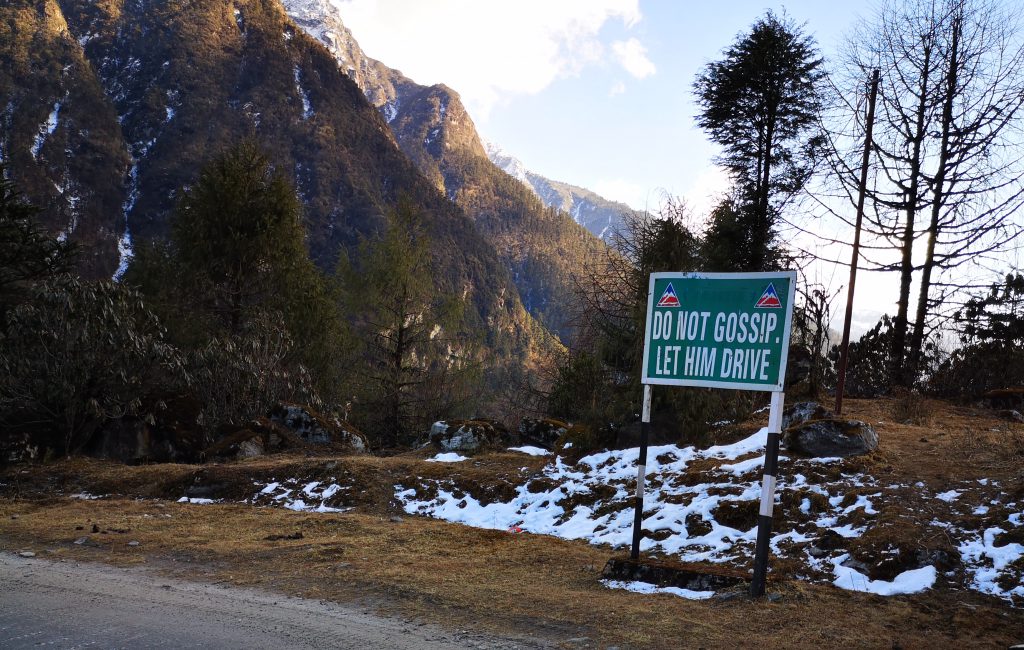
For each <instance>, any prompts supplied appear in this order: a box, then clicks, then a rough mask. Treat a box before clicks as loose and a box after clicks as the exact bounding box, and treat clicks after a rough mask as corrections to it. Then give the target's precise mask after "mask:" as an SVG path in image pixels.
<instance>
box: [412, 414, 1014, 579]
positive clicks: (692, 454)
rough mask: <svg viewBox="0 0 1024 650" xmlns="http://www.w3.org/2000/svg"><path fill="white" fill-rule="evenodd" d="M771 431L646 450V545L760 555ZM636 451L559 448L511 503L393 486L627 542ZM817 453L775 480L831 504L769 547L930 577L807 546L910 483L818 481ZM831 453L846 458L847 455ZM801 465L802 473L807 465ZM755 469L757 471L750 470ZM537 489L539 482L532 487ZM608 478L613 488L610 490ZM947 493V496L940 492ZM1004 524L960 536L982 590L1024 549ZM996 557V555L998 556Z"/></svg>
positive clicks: (428, 508)
mask: <svg viewBox="0 0 1024 650" xmlns="http://www.w3.org/2000/svg"><path fill="white" fill-rule="evenodd" d="M764 441H765V430H763V429H762V430H761V431H759V432H758V433H756V434H754V435H752V436H750V437H748V438H746V439H744V440H741V441H739V442H737V443H735V444H731V445H718V446H714V447H711V448H708V449H704V450H698V449H696V448H694V447H679V446H676V445H661V446H655V447H651V448H650V449H649V453H648V466H647V474H646V477H647V483H648V486H649V488H648V491H647V493H646V495H645V503H644V505H645V518H644V520H643V527H644V529H645V530H647V531H649V532H650V533H658V534H656V535H648V536H645V537H644V539H643V540H642V543H641V549H642V550H643V551H645V552H650V551H656V552H659V553H664V554H667V555H672V556H674V557H677V558H678V559H680V560H681V561H684V562H700V561H709V562H718V563H720V562H732V563H740V564H747V563H749V561H750V558H751V557H752V554H753V542H754V538H755V536H756V526H753V524H752V523H751V521H750V520H749V519H747V518H746V517H745V515H744V514H742V513H745V512H746V511H747V510H749V509H750V508H751V507H752V504H756V502H757V500H758V499H759V498H760V481H759V480H757V479H758V478H759V476H757V475H756V474H757V472H756V470H758V469H759V468H760V467H761V466H762V464H763V462H764V461H763V445H764ZM638 456H639V450H638V449H636V448H633V449H624V450H614V451H603V452H599V453H594V454H591V455H589V456H585V457H583V458H581V459H580V460H579V461H578V462H577V463H576V464H574V465H569V464H567V463H566V461H565V459H564V458H563V457H562V456H559V455H555V456H554V458H552V459H550V460H549V461H548V463H547V465H546V466H545V467H544V468H543V469H542V470H541V471H540V472H539V474H538V475H536V476H535V477H534V481H528V482H527V483H525V484H523V485H520V486H518V487H517V488H516V492H515V494H514V495H513V496H512V497H511V498H510V499H509V500H508V501H507V502H493V501H492V502H489V503H486V505H485V504H482V503H481V502H480V501H479V500H477V499H476V498H475V497H474V496H473V495H472V494H468V493H466V492H465V491H464V490H459V489H456V487H455V486H454V485H453V484H451V483H450V482H448V481H446V480H443V479H442V480H433V479H431V480H427V479H419V481H420V484H421V485H428V484H429V485H430V486H431V487H432V488H434V490H432V493H434V494H436V496H434V497H433V498H426V499H420V498H418V497H417V493H418V492H419V493H420V494H422V493H423V492H422V490H418V489H417V488H413V487H410V486H409V485H408V484H406V485H396V486H395V495H396V499H397V501H398V502H399V503H401V504H402V507H403V509H404V510H405V511H406V512H407V513H409V514H418V515H426V516H430V517H435V518H438V519H443V520H445V521H451V522H455V523H462V524H466V525H470V526H475V527H479V528H489V529H495V530H509V529H512V528H513V527H514V528H516V529H519V530H522V531H524V532H529V533H535V534H548V535H555V536H558V537H562V538H565V539H584V540H586V541H588V542H589V543H592V544H608V545H610V546H613V547H620V548H621V547H625V546H627V545H628V544H629V543H630V542H631V539H632V523H633V509H632V507H631V504H632V501H631V496H632V493H633V490H634V489H635V487H634V486H635V481H636V465H637V459H638ZM707 459H718V460H721V461H725V462H722V463H721V464H720V465H719V466H718V467H717V468H714V467H712V468H711V469H706V470H703V471H704V472H705V473H706V475H707V477H708V478H707V479H706V482H703V483H699V484H696V485H687V483H689V482H690V481H687V480H685V479H684V478H683V477H684V476H685V475H686V473H687V468H688V466H689V465H690V464H691V463H693V462H694V461H697V460H707ZM821 460H823V459H815V460H807V459H802V458H801V459H796V460H793V461H790V462H789V463H788V467H790V468H791V471H790V472H787V474H788V477H786V478H784V479H783V480H780V481H779V485H778V498H779V499H780V501H782V500H783V497H784V495H785V494H786V493H787V492H788V493H790V494H792V493H794V492H796V493H800V492H803V493H804V494H805V495H808V496H809V495H810V494H817V495H821V496H822V497H824V504H823V505H824V509H823V510H822V511H820V512H816V511H815V503H814V500H813V499H811V498H807V497H806V496H805V498H802V499H801V500H800V502H799V505H797V506H796V508H797V509H798V510H799V511H801V512H803V513H804V515H805V518H803V521H802V522H801V523H798V524H797V526H796V527H794V528H792V529H790V530H788V531H787V532H785V533H782V534H775V535H773V536H772V539H771V547H772V549H773V551H774V552H775V553H777V554H779V555H782V556H785V555H790V556H791V555H792V554H793V553H794V552H795V553H796V554H797V555H798V556H800V557H802V561H803V562H804V563H805V564H806V565H807V566H808V568H809V569H811V570H812V571H811V573H809V574H803V575H805V577H806V579H810V580H821V579H822V578H824V579H825V580H826V581H828V582H833V583H834V584H836V585H837V586H839V587H842V588H844V589H856V590H859V591H869V592H871V593H877V594H882V595H890V594H898V593H914V592H916V591H921V590H923V589H927V588H930V587H931V586H932V585H933V584H934V582H935V577H936V574H937V571H936V569H935V567H932V566H926V567H922V568H919V569H912V570H910V571H906V572H904V573H902V574H900V575H899V576H897V577H896V578H895V579H894V580H892V581H871V580H869V579H868V578H867V576H864V575H862V574H860V573H859V572H857V571H856V570H855V569H851V568H849V567H843V566H842V562H843V561H845V560H846V559H847V558H848V557H849V554H848V553H847V554H845V555H844V554H843V553H845V549H837V550H835V551H833V552H831V553H828V554H827V555H826V556H824V557H812V556H811V555H810V554H809V553H807V552H806V548H807V547H806V546H805V545H807V544H812V543H813V542H814V541H815V540H816V539H817V538H818V537H819V536H820V533H821V532H823V531H825V530H831V531H832V532H834V533H835V534H837V535H839V536H840V537H843V538H847V539H853V538H859V537H861V536H862V535H864V533H865V532H866V531H867V530H868V527H869V526H870V525H871V520H872V518H873V517H875V516H877V515H878V514H879V509H878V508H877V507H876V505H875V504H876V503H879V504H883V505H884V504H886V503H888V499H889V498H892V497H893V494H891V493H892V492H899V491H903V490H906V489H907V488H908V487H909V486H908V485H905V484H899V483H891V484H888V483H887V484H886V485H885V486H880V485H879V484H878V481H877V480H876V479H875V478H874V477H872V476H870V475H867V474H858V473H841V474H840V475H839V476H838V477H836V478H833V479H827V482H824V483H821V484H814V483H812V481H815V482H816V481H819V480H821V478H820V476H815V474H816V471H815V470H813V468H814V467H815V465H814V463H815V462H821ZM833 460H834V461H835V462H841V460H840V459H833ZM804 468H805V469H806V475H805V473H804V471H801V470H802V469H804ZM752 473H753V474H755V475H754V476H751V474H752ZM744 476H745V478H740V477H744ZM809 477H811V478H809ZM536 479H542V480H543V483H537V482H535V480H536ZM413 480H415V479H413ZM857 487H859V488H864V487H869V488H872V489H873V490H876V491H874V492H872V493H869V494H857V495H856V498H855V499H854V500H853V501H852V503H851V502H850V501H846V499H847V495H848V494H849V492H850V490H851V489H853V488H857ZM530 488H533V489H534V490H537V488H542V489H540V490H539V491H531V489H530ZM609 488H613V489H614V493H612V492H611V491H610V490H609ZM887 490H888V492H887ZM955 492H957V495H956V496H957V497H960V498H961V500H964V499H967V498H968V493H967V492H966V491H964V490H958V491H955ZM588 494H591V495H594V496H593V497H591V498H589V499H588V498H582V499H581V498H580V497H581V496H583V497H586V495H588ZM924 496H927V495H924ZM943 496H946V497H948V498H950V499H952V498H954V497H952V495H950V494H948V493H943ZM985 498H986V499H987V498H988V497H985ZM879 499H881V501H879ZM783 502H784V501H783ZM950 502H951V501H947V500H945V499H943V500H941V501H936V503H950ZM826 504H827V505H826ZM755 512H756V508H755ZM726 513H728V514H733V513H735V515H736V517H735V518H732V517H730V518H729V519H726V518H723V517H724V516H725V515H726ZM812 513H814V514H812ZM806 515H810V517H806ZM865 517H867V519H866V520H865V519H864V518H865ZM851 518H852V520H851ZM1022 520H1024V513H1017V512H1015V513H1013V514H1011V515H1010V516H1009V517H1008V520H1007V521H1008V524H1010V525H1012V526H1021V525H1022ZM929 525H932V526H935V527H937V528H941V529H943V530H946V531H948V532H949V534H951V535H955V538H956V539H964V538H965V536H968V539H970V538H969V536H970V535H971V533H970V532H969V531H964V530H960V529H957V528H955V527H953V526H951V525H950V524H948V523H944V522H941V521H939V520H938V519H934V520H933V521H932V522H931V524H929ZM748 526H750V527H749V529H747V528H748ZM1001 530H1002V529H995V532H991V534H986V536H985V537H984V539H978V540H974V541H973V542H968V543H966V544H965V545H963V546H962V547H961V555H962V556H963V560H964V566H965V568H966V569H967V570H968V573H969V575H976V578H975V583H976V584H975V586H974V588H976V589H979V590H987V591H988V592H990V593H997V590H998V585H997V584H996V581H997V580H999V579H1002V581H1003V583H1004V584H1005V582H1006V576H1007V571H1010V570H1011V569H1012V567H1010V569H1007V570H1006V571H1002V572H1001V570H1002V569H1003V568H1005V567H1008V566H1009V565H1010V564H1012V563H1013V562H1014V561H1016V560H1017V559H1018V558H1020V557H1021V555H1022V551H1024V547H1022V546H1021V545H1020V544H1009V545H1004V546H1001V547H995V546H994V539H995V535H997V534H998V533H999V532H1000V531H1001ZM976 535H980V533H977V534H976ZM954 543H956V542H954ZM993 558H996V560H995V562H994V565H995V566H993ZM987 567H991V568H990V569H989V568H987ZM996 567H999V568H996ZM972 572H973V573H972ZM1011 594H1012V595H1022V596H1024V587H1020V588H1019V590H1018V589H1017V588H1016V587H1015V589H1014V590H1011V591H1006V590H1002V591H998V595H1002V596H1004V597H1009V595H1011Z"/></svg>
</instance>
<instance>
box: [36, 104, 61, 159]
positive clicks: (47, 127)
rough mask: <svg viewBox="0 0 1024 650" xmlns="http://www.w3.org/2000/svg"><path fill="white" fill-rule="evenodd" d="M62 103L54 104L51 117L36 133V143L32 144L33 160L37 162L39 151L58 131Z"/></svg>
mask: <svg viewBox="0 0 1024 650" xmlns="http://www.w3.org/2000/svg"><path fill="white" fill-rule="evenodd" d="M60 109H61V103H60V101H56V102H54V103H53V110H51V111H50V116H49V117H47V118H46V121H45V122H43V123H42V124H40V125H39V131H38V132H37V133H36V138H35V141H34V142H33V143H32V159H33V160H35V159H36V158H38V157H39V150H40V149H42V148H43V145H44V144H46V139H47V138H48V137H50V136H51V135H53V132H54V131H56V130H57V122H58V121H59V120H60Z"/></svg>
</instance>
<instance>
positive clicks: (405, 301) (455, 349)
mask: <svg viewBox="0 0 1024 650" xmlns="http://www.w3.org/2000/svg"><path fill="white" fill-rule="evenodd" d="M432 253H433V250H432V246H431V240H430V238H429V236H428V235H427V233H426V230H425V228H424V226H423V223H422V218H421V215H420V214H419V213H418V212H417V211H416V209H415V208H414V207H413V205H412V204H411V203H410V202H408V201H406V200H402V201H400V202H399V205H398V207H397V209H396V210H395V211H394V212H393V213H392V214H391V215H389V223H388V225H387V228H386V230H385V231H384V233H383V234H382V236H381V237H380V238H378V239H373V240H364V241H363V242H362V243H361V245H360V246H359V250H358V251H357V255H356V256H355V259H354V260H349V259H348V258H347V257H345V258H343V259H342V260H341V263H340V265H339V276H340V278H341V282H342V296H343V304H344V305H345V307H346V311H347V312H348V313H349V314H350V315H351V317H352V319H353V321H354V324H353V328H354V333H355V335H356V337H355V338H356V341H357V343H356V345H357V346H358V348H359V353H358V355H357V358H356V360H355V362H354V363H353V364H351V367H350V370H351V372H352V373H353V374H354V375H355V376H356V384H357V385H356V387H355V391H356V392H357V393H358V395H357V399H358V401H359V402H360V403H359V404H357V405H356V407H355V410H354V418H355V420H356V422H357V423H358V424H360V425H361V426H363V427H364V429H365V430H366V432H367V433H368V434H370V436H371V437H372V438H373V439H374V441H375V443H376V444H377V445H379V446H381V447H385V448H388V447H395V446H396V445H405V444H409V443H411V442H412V441H413V440H414V439H415V438H416V436H417V435H418V434H421V433H424V432H425V431H426V429H427V427H429V425H430V423H431V422H432V421H434V420H437V419H441V418H444V417H447V416H448V415H449V414H450V413H451V412H452V410H453V409H454V408H455V406H456V405H457V404H458V403H459V402H460V401H462V400H464V399H466V398H467V389H468V383H467V380H469V379H470V378H471V377H472V376H473V371H474V370H475V368H474V366H473V363H472V359H473V356H474V353H473V348H474V345H473V342H472V341H471V340H470V339H469V337H468V336H466V335H464V334H463V333H462V331H461V328H460V323H461V322H462V320H463V319H462V302H461V301H460V300H458V299H457V298H456V297H455V296H450V295H444V294H439V293H438V292H437V290H436V289H435V283H434V281H433V279H432V278H431V274H430V268H431V266H430V256H431V254H432Z"/></svg>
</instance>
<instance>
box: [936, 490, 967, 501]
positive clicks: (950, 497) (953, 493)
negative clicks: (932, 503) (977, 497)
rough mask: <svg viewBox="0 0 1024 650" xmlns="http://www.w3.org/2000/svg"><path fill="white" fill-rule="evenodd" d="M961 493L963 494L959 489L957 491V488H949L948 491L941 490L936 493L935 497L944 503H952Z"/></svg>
mask: <svg viewBox="0 0 1024 650" xmlns="http://www.w3.org/2000/svg"><path fill="white" fill-rule="evenodd" d="M961 494H963V493H962V492H961V491H959V490H949V491H948V492H942V493H940V494H936V495H935V498H936V499H939V500H940V501H945V502H946V503H952V502H954V501H956V500H957V498H959V496H960V495H961Z"/></svg>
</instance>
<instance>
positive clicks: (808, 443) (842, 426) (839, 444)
mask: <svg viewBox="0 0 1024 650" xmlns="http://www.w3.org/2000/svg"><path fill="white" fill-rule="evenodd" d="M783 439H784V441H785V445H786V449H787V450H789V451H790V452H793V453H797V454H802V455H804V456H814V457H818V458H835V457H838V458H846V457H848V456H858V455H861V454H867V453H870V452H872V451H874V450H875V449H876V448H877V447H878V434H877V433H876V432H875V430H874V429H873V428H871V425H869V424H868V423H866V422H861V421H859V420H843V419H836V418H828V419H821V420H807V421H806V422H802V423H799V424H795V425H793V426H791V427H789V428H788V429H786V432H785V435H784V438H783Z"/></svg>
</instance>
